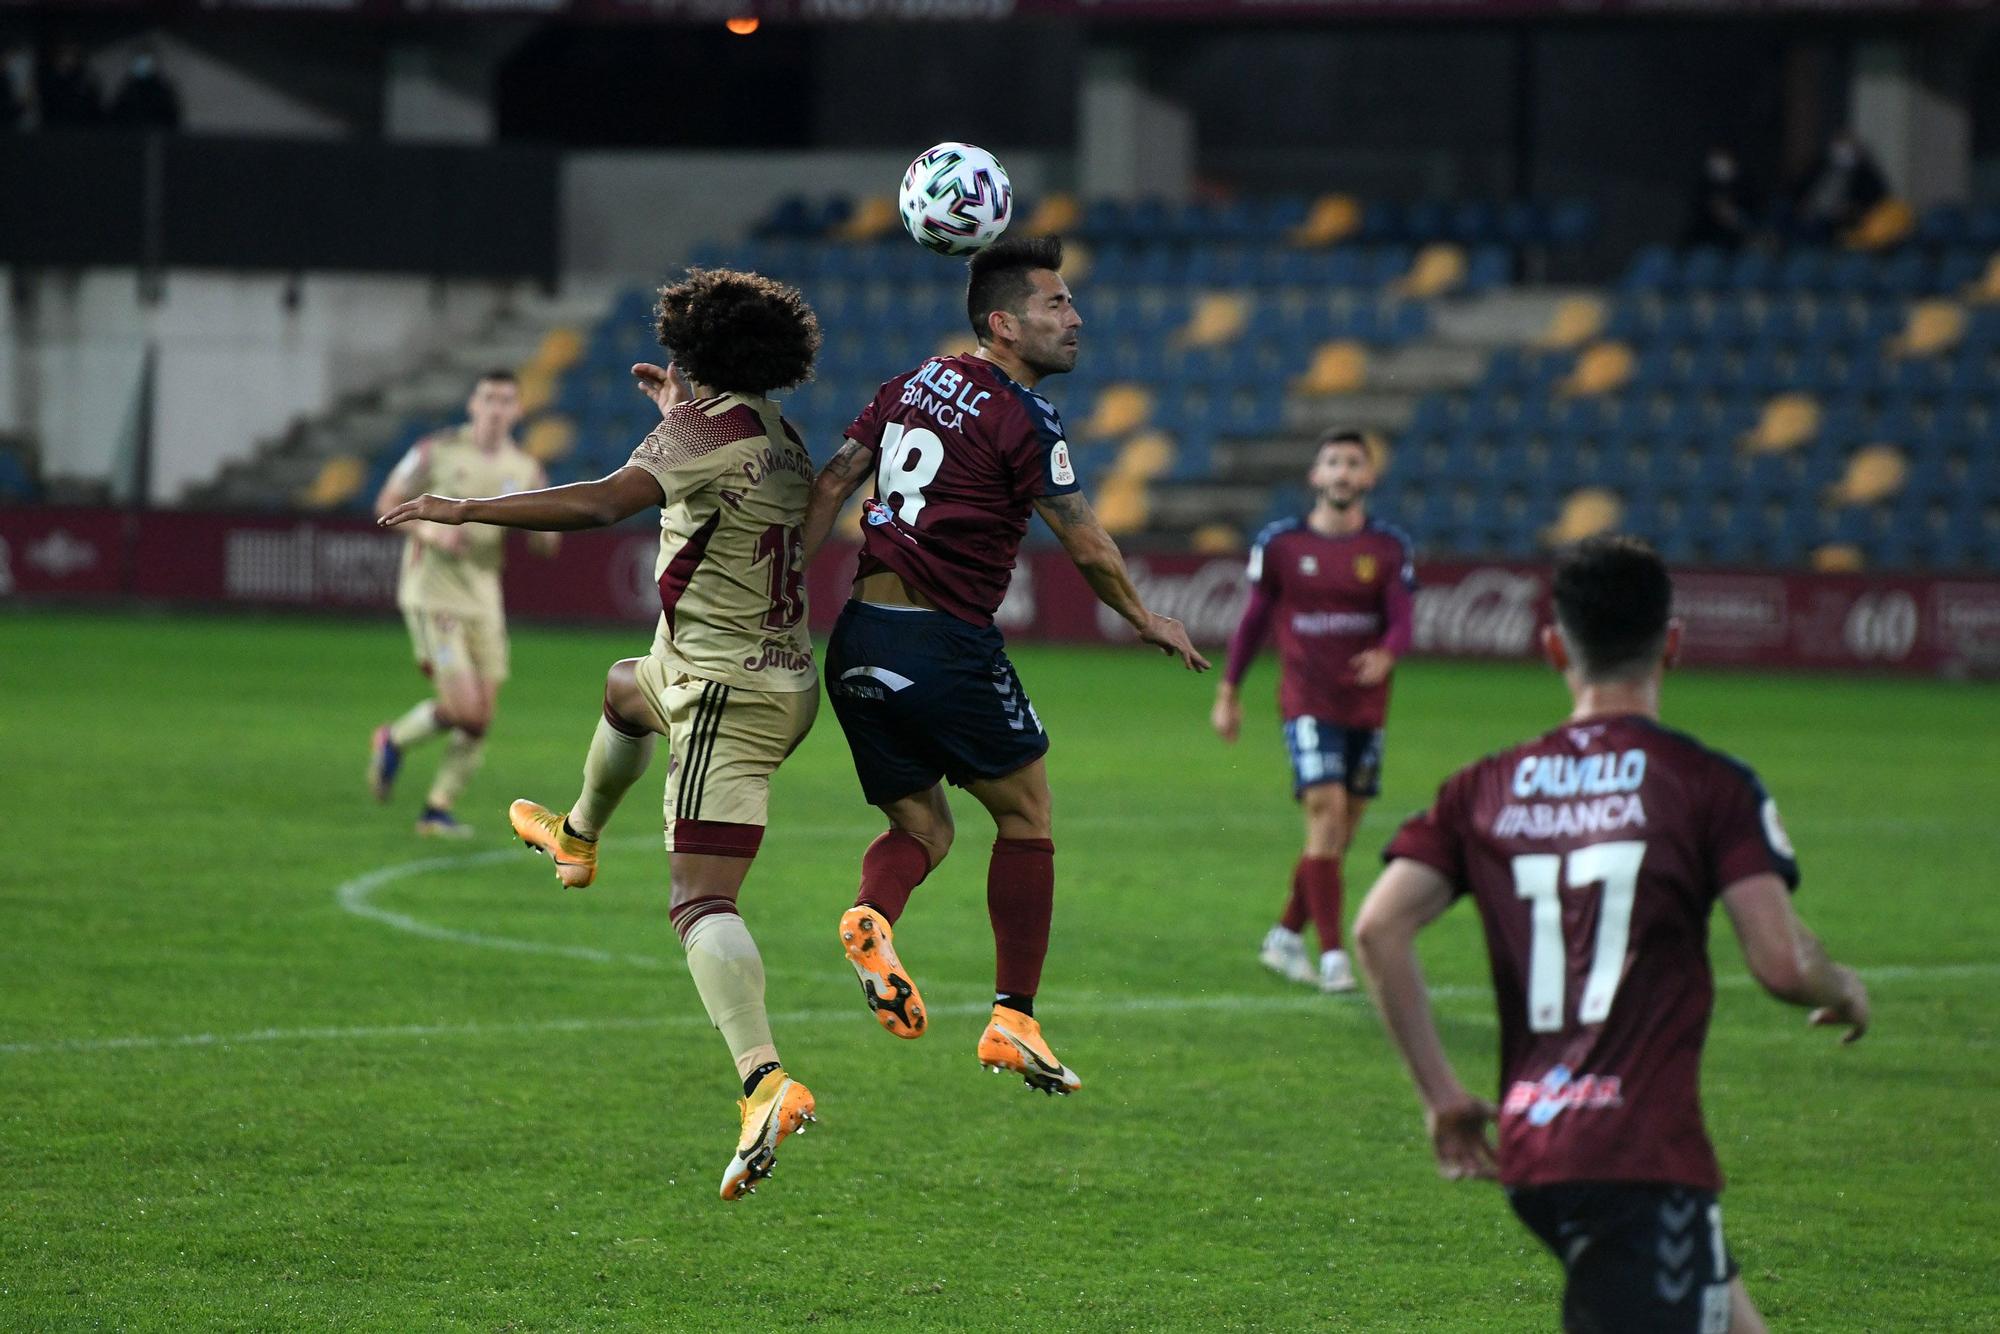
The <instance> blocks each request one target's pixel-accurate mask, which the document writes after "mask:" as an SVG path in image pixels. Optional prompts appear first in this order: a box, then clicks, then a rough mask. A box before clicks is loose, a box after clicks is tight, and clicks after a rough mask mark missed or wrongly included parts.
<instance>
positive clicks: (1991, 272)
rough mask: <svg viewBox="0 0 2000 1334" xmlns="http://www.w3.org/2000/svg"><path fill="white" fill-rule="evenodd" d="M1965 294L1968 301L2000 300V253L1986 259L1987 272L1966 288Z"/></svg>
mask: <svg viewBox="0 0 2000 1334" xmlns="http://www.w3.org/2000/svg"><path fill="white" fill-rule="evenodd" d="M1965 296H1966V300H1968V301H1979V302H1990V301H2000V253H1996V254H1995V255H1994V256H1993V258H1991V259H1989V260H1987V261H1986V272H1984V273H1982V274H1980V275H1979V278H1978V279H1977V280H1976V281H1975V282H1974V283H1973V284H1972V286H1970V287H1968V288H1966V289H1965Z"/></svg>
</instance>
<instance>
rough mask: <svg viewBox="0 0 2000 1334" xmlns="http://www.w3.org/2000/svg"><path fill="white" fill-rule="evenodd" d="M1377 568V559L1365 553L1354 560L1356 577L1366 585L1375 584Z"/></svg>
mask: <svg viewBox="0 0 2000 1334" xmlns="http://www.w3.org/2000/svg"><path fill="white" fill-rule="evenodd" d="M1376 568H1377V562H1376V560H1375V557H1373V556H1372V555H1369V554H1368V553H1367V552H1365V551H1364V552H1362V553H1361V554H1360V555H1359V556H1356V557H1355V558H1354V577H1355V578H1356V579H1359V580H1360V581H1361V582H1362V583H1364V584H1372V583H1374V582H1375V570H1376Z"/></svg>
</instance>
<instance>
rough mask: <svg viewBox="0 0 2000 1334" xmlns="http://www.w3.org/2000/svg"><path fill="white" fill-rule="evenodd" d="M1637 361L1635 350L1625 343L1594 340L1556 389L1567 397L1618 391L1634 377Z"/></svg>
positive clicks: (1582, 396)
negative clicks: (1634, 355) (1595, 341)
mask: <svg viewBox="0 0 2000 1334" xmlns="http://www.w3.org/2000/svg"><path fill="white" fill-rule="evenodd" d="M1636 363H1637V359H1636V358H1635V357H1633V355H1632V349H1631V348H1629V347H1627V346H1625V344H1623V343H1620V342H1616V341H1612V340H1609V339H1607V340H1606V341H1604V342H1602V343H1592V344H1591V345H1590V346H1589V347H1587V348H1585V349H1584V350H1583V355H1581V356H1579V357H1578V358H1577V359H1576V365H1574V366H1572V367H1570V372H1569V374H1568V375H1566V376H1564V377H1563V379H1562V383H1560V384H1559V385H1557V386H1556V392H1557V393H1558V394H1560V395H1562V396H1563V397H1564V398H1584V397H1587V396H1589V395H1592V394H1610V393H1615V392H1616V391H1618V390H1620V389H1623V388H1624V387H1625V385H1626V383H1627V382H1628V381H1629V380H1631V378H1632V369H1633V367H1634V365H1635V364H1636Z"/></svg>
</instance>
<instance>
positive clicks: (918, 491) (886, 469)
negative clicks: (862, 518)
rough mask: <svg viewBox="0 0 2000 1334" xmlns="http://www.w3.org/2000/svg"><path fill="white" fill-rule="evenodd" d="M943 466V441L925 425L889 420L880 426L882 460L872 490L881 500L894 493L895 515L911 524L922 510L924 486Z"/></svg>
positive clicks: (886, 501)
mask: <svg viewBox="0 0 2000 1334" xmlns="http://www.w3.org/2000/svg"><path fill="white" fill-rule="evenodd" d="M943 466H944V441H942V440H940V439H938V435H937V432H936V431H933V430H930V429H928V428H926V427H922V426H915V427H907V428H906V427H905V426H904V425H903V424H902V423H901V422H890V423H889V424H888V425H887V426H885V427H883V428H882V462H881V464H880V465H878V467H877V468H876V471H875V489H876V490H877V491H878V492H880V493H881V496H882V503H883V504H885V505H886V504H889V503H890V499H889V498H890V497H891V496H894V497H895V498H896V499H895V502H894V503H895V507H896V517H897V518H899V519H901V520H902V521H903V522H904V523H908V524H914V523H915V522H916V521H917V516H918V515H919V514H921V513H923V512H924V505H925V503H926V502H925V500H924V488H925V487H927V486H929V485H930V484H931V482H932V481H934V480H935V479H936V477H937V475H938V469H939V468H941V467H943Z"/></svg>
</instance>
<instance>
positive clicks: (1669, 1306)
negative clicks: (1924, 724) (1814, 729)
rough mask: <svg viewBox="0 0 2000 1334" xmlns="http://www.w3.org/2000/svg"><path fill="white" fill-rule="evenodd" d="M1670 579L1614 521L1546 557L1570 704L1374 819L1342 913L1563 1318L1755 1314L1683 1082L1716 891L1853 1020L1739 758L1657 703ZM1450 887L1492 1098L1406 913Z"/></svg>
mask: <svg viewBox="0 0 2000 1334" xmlns="http://www.w3.org/2000/svg"><path fill="white" fill-rule="evenodd" d="M1672 593H1673V588H1672V583H1671V581H1670V580H1669V579H1668V577H1667V570H1666V567H1665V565H1663V564H1662V563H1661V561H1660V558H1659V557H1658V556H1656V555H1654V554H1653V552H1652V551H1651V550H1650V549H1649V548H1647V547H1646V546H1645V545H1644V544H1642V543H1640V542H1637V541H1634V540H1632V539H1629V538H1617V537H1613V538H1593V539H1591V540H1590V541H1588V542H1585V543H1583V544H1582V545H1581V546H1579V547H1578V548H1576V549H1575V550H1574V551H1572V552H1571V553H1569V554H1568V555H1566V556H1565V557H1564V558H1563V559H1562V561H1561V562H1560V563H1559V564H1558V566H1557V568H1556V573H1555V580H1554V600H1555V611H1556V624H1555V625H1554V626H1553V627H1550V628H1549V629H1547V630H1545V631H1544V632H1543V639H1542V643H1543V647H1544V649H1545V650H1546V652H1547V654H1548V657H1549V660H1550V662H1551V663H1553V664H1554V665H1555V667H1556V668H1557V669H1558V670H1559V671H1561V672H1562V673H1563V676H1564V679H1565V680H1566V681H1567V682H1568V684H1569V688H1570V693H1571V695H1572V697H1573V698H1574V701H1575V707H1574V708H1573V710H1572V711H1571V713H1570V717H1569V720H1568V721H1567V722H1566V723H1564V724H1563V725H1562V726H1560V727H1558V728H1556V729H1555V730H1554V731H1552V732H1549V733H1547V734H1545V735H1543V736H1541V737H1538V738H1536V739H1534V740H1532V741H1529V742H1526V743H1524V744H1522V745H1518V746H1515V747H1513V748H1512V749H1510V750H1505V751H1501V752H1500V753H1499V754H1497V755H1493V756H1489V757H1488V758H1486V759H1483V760H1481V761H1479V762H1478V763H1477V764H1473V765H1471V766H1469V767H1467V768H1465V769H1461V770H1460V771H1459V772H1458V773H1456V774H1454V775H1453V776H1452V777H1451V778H1450V779H1448V780H1447V781H1446V782H1445V784H1444V786H1443V787H1441V788H1440V789H1439V790H1438V795H1437V801H1436V803H1435V804H1434V805H1433V806H1432V807H1431V808H1430V810H1429V811H1427V812H1424V813H1423V814H1420V815H1418V816H1416V817H1414V818H1413V819H1411V820H1410V821H1409V823H1407V824H1405V825H1404V826H1403V828H1402V830H1401V831H1400V832H1399V833H1398V834H1397V835H1396V836H1395V838H1394V839H1392V840H1391V841H1390V843H1389V846H1388V848H1387V849H1386V850H1385V851H1384V853H1383V854H1382V855H1383V857H1384V859H1385V860H1386V861H1387V862H1388V863H1389V865H1388V868H1387V869H1386V870H1385V871H1384V872H1383V873H1382V876H1381V878H1380V879H1379V880H1377V881H1376V882H1375V887H1374V888H1373V889H1372V890H1370V891H1369V894H1368V900H1367V902H1366V903H1364V904H1363V905H1362V908H1361V915H1360V917H1359V918H1358V919H1357V920H1356V922H1355V928H1354V935H1355V945H1356V949H1357V952H1358V953H1359V954H1360V957H1361V963H1362V966H1363V969H1364V971H1365V972H1366V973H1367V976H1368V982H1369V989H1370V990H1371V991H1372V992H1373V993H1374V995H1375V1000H1376V1003H1377V1005H1378V1006H1379V1007H1380V1008H1381V1011H1382V1017H1383V1021H1384V1023H1385V1024H1386V1026H1387V1027H1388V1030H1389V1035H1390V1037H1391V1038H1392V1040H1393V1041H1394V1042H1395V1044H1396V1046H1397V1048H1398V1049H1399V1050H1400V1051H1401V1052H1402V1055H1403V1059H1404V1061H1405V1062H1406V1063H1407V1064H1408V1066H1409V1069H1410V1073H1411V1076H1412V1077H1413V1079H1414V1080H1415V1082H1416V1085H1417V1090H1418V1093H1419V1094H1420V1096H1421V1097H1422V1099H1423V1103H1424V1109H1425V1115H1426V1120H1427V1122H1428V1125H1429V1129H1430V1135H1431V1142H1432V1146H1433V1148H1434V1149H1435V1151H1436V1153H1437V1158H1438V1164H1439V1170H1440V1171H1441V1172H1442V1173H1443V1175H1444V1176H1446V1177H1447V1178H1451V1179H1459V1178H1465V1177H1491V1176H1495V1175H1497V1176H1498V1177H1499V1179H1500V1182H1501V1184H1502V1185H1503V1186H1505V1187H1506V1189H1507V1196H1508V1200H1509V1202H1510V1203H1511V1204H1512V1205H1513V1207H1514V1211H1515V1213H1516V1214H1518V1215H1519V1216H1520V1218H1521V1220H1522V1221H1523V1222H1524V1223H1526V1224H1527V1226H1528V1227H1529V1228H1530V1229H1531V1230H1532V1231H1534V1233H1535V1234H1536V1235H1537V1236H1539V1237H1540V1238H1541V1239H1542V1241H1543V1242H1544V1243H1546V1244H1547V1245H1548V1247H1549V1249H1550V1250H1552V1251H1553V1252H1554V1253H1555V1254H1556V1256H1557V1258H1558V1259H1560V1260H1561V1261H1562V1264H1563V1268H1564V1270H1565V1271H1566V1274H1567V1280H1568V1281H1567V1285H1566V1288H1565V1291H1564V1295H1563V1325H1564V1328H1565V1329H1568V1330H1579V1331H1580V1330H1590V1331H1597V1330H1605V1331H1613V1330H1616V1331H1625V1330H1662V1331H1667V1330H1672V1331H1685V1334H1695V1331H1700V1332H1701V1334H1721V1331H1724V1330H1730V1331H1746V1330H1761V1329H1762V1328H1763V1322H1762V1320H1761V1319H1760V1318H1759V1316H1758V1314H1757V1311H1756V1308H1755V1307H1754V1306H1752V1305H1751V1303H1750V1298H1749V1295H1748V1294H1747V1293H1746V1292H1745V1291H1744V1288H1743V1283H1742V1280H1741V1279H1740V1278H1738V1277H1737V1273H1736V1266H1735V1264H1734V1263H1733V1262H1732V1261H1731V1260H1730V1258H1729V1254H1728V1251H1727V1250H1726V1248H1725V1247H1724V1245H1723V1240H1722V1210H1721V1206H1720V1205H1718V1204H1717V1203H1716V1195H1717V1192H1719V1191H1720V1190H1721V1188H1722V1174H1721V1171H1720V1169H1719V1168H1718V1166H1717V1164H1716V1160H1715V1151H1714V1149H1713V1148H1712V1147H1710V1145H1709V1142H1708V1135H1707V1132H1706V1131H1705V1130H1704V1128H1703V1126H1702V1117H1701V1105H1700V1099H1699V1095H1698V1091H1697V1079H1698V1075H1699V1071H1700V1064H1701V1048H1702V1042H1703V1040H1704V1038H1705V1037H1706V1035H1707V1032H1708V1016H1709V1011H1710V1009H1711V1008H1712V1007H1713V1004H1714V999H1715V986H1714V979H1713V977H1712V975H1711V974H1710V972H1709V963H1708V917H1709V913H1710V910H1711V909H1712V908H1713V906H1714V904H1715V901H1716V900H1717V899H1720V900H1721V901H1722V906H1723V907H1724V908H1725V909H1726V910H1727V911H1728V913H1729V917H1730V920H1731V922H1732V923H1734V925H1735V928H1736V935H1737V939H1738V941H1739V942H1740V943H1741V945H1742V947H1743V953H1744V957H1745V959H1746V960H1747V961H1748V963H1749V967H1750V972H1751V975H1752V976H1753V977H1755V978H1756V979H1757V981H1758V982H1759V983H1761V984H1762V985H1763V987H1764V988H1765V990H1767V991H1769V992H1770V993H1771V994H1772V995H1773V996H1776V997H1777V998H1778V999H1780V1000H1784V1001H1789V1002H1791V1003H1792V1004H1794V1005H1801V1006H1810V1007H1812V1009H1813V1012H1812V1022H1813V1023H1814V1024H1832V1025H1840V1026H1844V1027H1846V1029H1847V1035H1846V1039H1845V1040H1846V1041H1848V1042H1852V1041H1854V1040H1855V1039H1856V1038H1859V1037H1860V1036H1861V1035H1862V1033H1863V1032H1864V1031H1866V1029H1867V1027H1868V993H1867V990H1866V989H1865V988H1864V987H1863V986H1862V985H1861V979H1860V978H1859V977H1857V976H1856V975H1855V973H1854V971H1853V970H1852V969H1850V968H1846V967H1843V966H1841V965H1839V964H1836V963H1834V962H1832V961H1831V960H1830V959H1828V957H1827V955H1826V952H1825V950H1824V949H1823V948H1822V947H1821V946H1820V943H1819V941H1818V940H1817V939H1815V938H1814V936H1813V934H1812V932H1810V931H1808V930H1807V929H1806V927H1805V924H1804V923H1803V922H1802V921H1800V920H1799V917H1798V915H1797V913H1796V912H1794V910H1793V908H1792V904H1791V899H1790V897H1789V891H1791V890H1792V889H1794V888H1796V887H1797V885H1798V878H1799V877H1798V867H1797V865H1796V863H1795V862H1794V861H1793V857H1792V849H1791V845H1790V843H1789V842H1788V840H1787V839H1786V837H1785V831H1784V826H1783V825H1782V824H1780V823H1779V820H1778V809H1777V806H1776V804H1775V803H1773V802H1772V800H1771V798H1770V797H1769V796H1767V795H1766V794H1765V792H1764V789H1763V787H1762V785H1761V784H1760V783H1759V782H1758V781H1757V776H1756V774H1754V773H1752V772H1751V771H1750V770H1749V769H1748V768H1746V767H1745V766H1743V765H1742V764H1739V763H1738V762H1736V761H1735V760H1733V759H1730V758H1729V757H1728V756H1726V755H1722V754H1718V753H1717V752H1715V751H1712V750H1709V749H1707V748H1706V747H1704V746H1702V745H1701V744H1700V743H1699V742H1697V741H1695V740H1694V739H1693V738H1692V737H1688V736H1685V735H1683V734H1681V733H1679V732H1673V731H1669V730H1667V729H1666V728H1664V727H1662V726H1661V725H1660V723H1659V722H1658V717H1659V711H1660V681H1661V677H1662V674H1663V672H1664V670H1665V668H1666V666H1667V664H1668V663H1669V662H1671V660H1672V658H1673V655H1674V651H1675V649H1676V648H1677V646H1678V642H1679V638H1680V628H1679V626H1678V624H1677V623H1674V622H1672V621H1670V620H1669V614H1668V608H1669V605H1670V602H1671V600H1672ZM1461 894H1469V895H1471V896H1472V899H1473V901H1474V903H1475V905H1476V906H1477V908H1478V910H1479V917H1480V921H1481V923H1482V925H1483V926H1484V928H1485V933H1486V946H1487V953H1488V955H1489V957H1490V960H1491V964H1492V970H1493V987H1494V995H1495V999H1496V1001H1497V1002H1498V1005H1499V1011H1500V1089H1501V1098H1500V1106H1499V1107H1498V1108H1497V1109H1496V1108H1495V1107H1493V1106H1492V1105H1491V1104H1489V1103H1487V1102H1485V1101H1483V1100H1481V1099H1479V1098H1475V1097H1473V1096H1472V1095H1471V1094H1470V1093H1468V1092H1466V1090H1465V1088H1464V1086H1463V1085H1461V1084H1460V1083H1459V1080H1458V1076H1457V1074H1456V1073H1454V1071H1453V1070H1452V1067H1451V1063H1450V1061H1449V1060H1448V1059H1447V1058H1446V1056H1445V1053H1444V1047H1443V1045H1442V1043H1441V1042H1440V1041H1439V1039H1438V1033H1437V1027H1436V1025H1435V1023H1434V1022H1433V1021H1432V1018H1431V1011H1430V1002H1429V999H1428V997H1427V995H1426V993H1425V989H1424V981H1423V975H1422V973H1421V972H1420V971H1419V969H1418V967H1417V959H1416V952H1415V936H1416V933H1417V931H1418V930H1420V929H1421V928H1423V927H1424V926H1426V925H1428V924H1429V923H1430V922H1432V921H1433V920H1435V919H1436V918H1437V917H1438V916H1439V915H1440V914H1442V913H1443V912H1444V910H1445V909H1446V908H1448V907H1450V906H1451V903H1452V900H1453V899H1454V898H1456V897H1458V896H1459V895H1461ZM1496 1116H1497V1118H1498V1121H1499V1126H1500V1139H1499V1148H1498V1153H1497V1157H1496V1154H1495V1150H1494V1147H1493V1145H1491V1144H1490V1143H1489V1142H1488V1140H1487V1138H1486V1124H1487V1122H1488V1121H1491V1120H1493V1119H1495V1118H1496Z"/></svg>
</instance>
